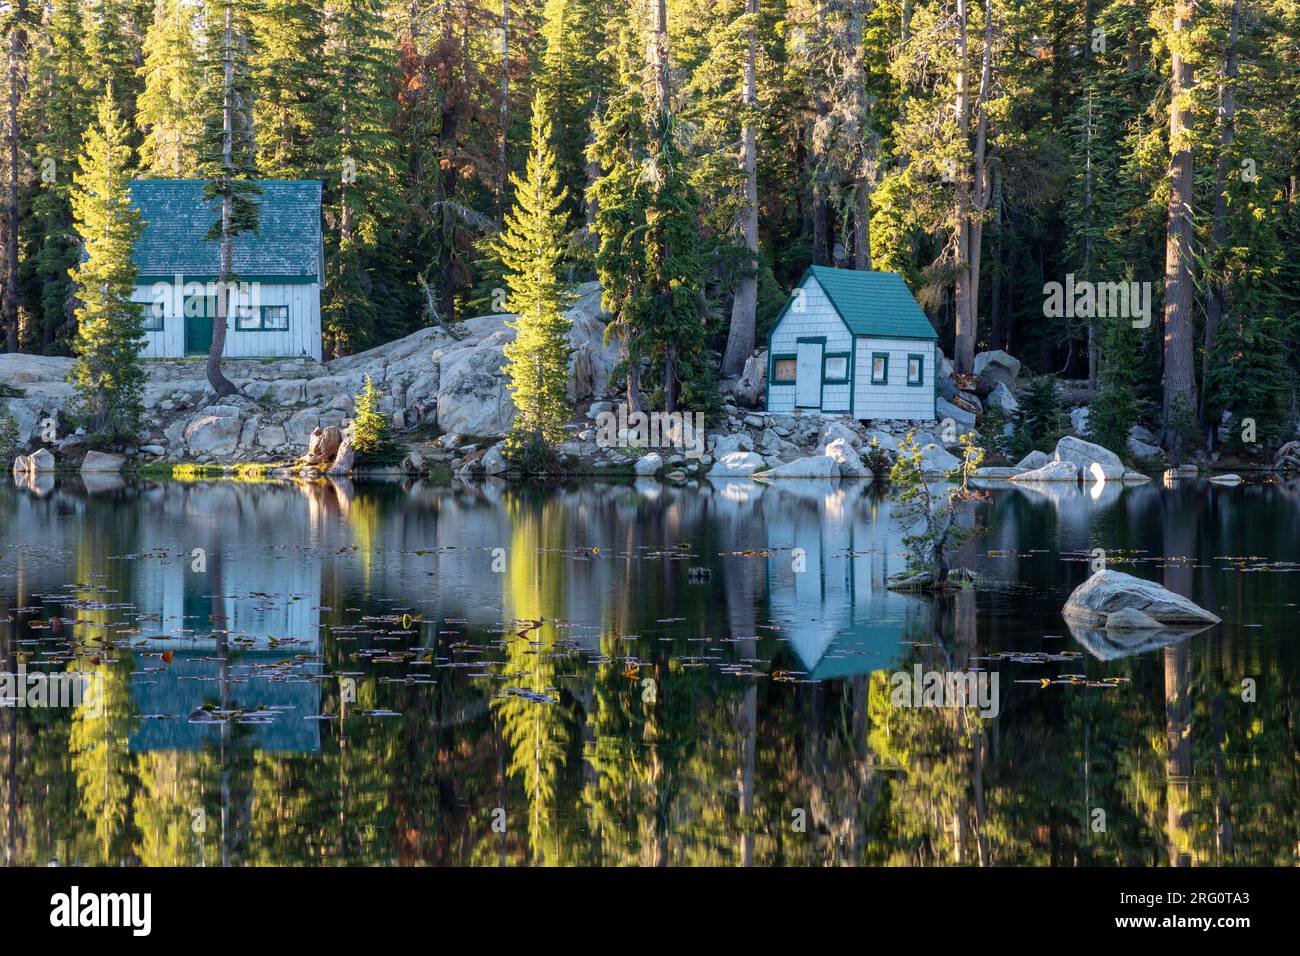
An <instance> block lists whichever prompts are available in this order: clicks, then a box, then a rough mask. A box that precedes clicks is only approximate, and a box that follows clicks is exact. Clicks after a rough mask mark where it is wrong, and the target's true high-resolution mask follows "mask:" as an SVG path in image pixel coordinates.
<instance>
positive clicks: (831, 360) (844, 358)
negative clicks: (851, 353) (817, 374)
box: [822, 354, 849, 383]
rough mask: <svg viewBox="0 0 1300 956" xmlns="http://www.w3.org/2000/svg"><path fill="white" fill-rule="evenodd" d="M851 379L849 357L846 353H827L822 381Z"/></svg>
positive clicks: (845, 380) (834, 381) (831, 381)
mask: <svg viewBox="0 0 1300 956" xmlns="http://www.w3.org/2000/svg"><path fill="white" fill-rule="evenodd" d="M848 380H849V357H848V355H847V354H844V355H827V356H826V360H825V364H824V366H823V368H822V381H824V382H829V383H836V382H840V383H842V382H847V381H848Z"/></svg>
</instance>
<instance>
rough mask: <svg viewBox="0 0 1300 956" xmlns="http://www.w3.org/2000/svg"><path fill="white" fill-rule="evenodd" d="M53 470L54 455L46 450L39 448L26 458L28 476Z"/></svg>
mask: <svg viewBox="0 0 1300 956" xmlns="http://www.w3.org/2000/svg"><path fill="white" fill-rule="evenodd" d="M53 470H54V454H53V453H52V452H51V451H50V450H49V449H48V448H40V449H38V450H36V451H34V452H32V453H31V454H30V455H28V456H27V471H28V473H29V474H40V473H41V472H45V471H53Z"/></svg>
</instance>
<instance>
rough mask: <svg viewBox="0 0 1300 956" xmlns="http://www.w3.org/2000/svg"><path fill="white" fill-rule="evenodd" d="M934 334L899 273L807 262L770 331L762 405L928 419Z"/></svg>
mask: <svg viewBox="0 0 1300 956" xmlns="http://www.w3.org/2000/svg"><path fill="white" fill-rule="evenodd" d="M936 339H938V335H936V334H935V331H934V329H933V328H932V327H931V325H930V322H929V320H928V319H927V318H926V317H925V313H924V312H922V311H921V307H920V306H919V305H917V304H916V300H915V299H914V298H912V293H911V292H910V291H909V290H908V288H907V284H906V283H905V282H903V277H902V276H900V275H899V274H898V273H896V272H859V271H857V270H854V269H829V268H826V267H824V266H812V267H810V268H809V269H808V271H807V272H805V273H804V275H803V278H802V279H800V280H799V284H798V285H797V286H795V289H794V293H793V294H792V295H791V297H790V301H789V302H788V303H787V304H786V306H785V308H784V309H783V310H782V312H781V315H780V317H779V318H778V319H777V322H776V327H775V328H774V329H773V330H772V337H771V349H770V352H769V356H770V357H769V359H768V362H769V364H768V370H767V382H768V385H767V410H768V411H769V412H790V411H794V410H796V409H799V410H804V411H822V412H834V413H838V414H842V415H849V416H851V417H853V418H857V419H874V418H902V419H914V420H918V421H929V420H931V419H933V418H934V417H935V415H934V404H935V395H936V387H937V383H936V379H935V363H936V362H937V360H938V347H937V346H936V344H935V341H936Z"/></svg>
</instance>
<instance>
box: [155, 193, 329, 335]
mask: <svg viewBox="0 0 1300 956" xmlns="http://www.w3.org/2000/svg"><path fill="white" fill-rule="evenodd" d="M206 185H207V183H206V182H205V181H204V180H192V179H142V180H136V181H135V182H133V183H131V184H130V191H131V201H132V204H133V205H134V206H135V207H136V208H137V209H138V210H139V211H140V215H141V219H142V220H143V221H144V232H143V234H142V235H141V237H140V239H139V240H138V241H137V242H136V245H135V251H134V258H135V263H136V267H137V268H138V269H139V273H140V274H139V277H138V278H137V280H136V287H135V294H134V295H133V296H132V301H133V302H137V303H139V304H140V307H141V310H142V311H143V313H144V323H145V338H146V343H145V346H144V349H143V351H142V352H141V354H142V355H143V356H144V357H145V358H185V357H186V356H205V355H207V354H208V349H209V347H210V345H211V343H212V325H213V322H214V320H215V319H216V316H217V296H218V295H219V294H221V290H219V289H218V288H217V270H218V251H219V245H220V244H219V243H218V242H217V241H216V240H214V239H208V238H207V235H208V232H209V230H210V229H211V228H212V224H213V222H214V221H216V219H217V216H218V213H219V205H220V204H219V200H205V199H204V198H203V191H204V188H205V187H206ZM257 185H258V187H259V188H260V189H261V193H260V194H259V195H257V196H255V197H253V198H254V201H255V202H256V203H257V207H258V228H257V231H256V232H247V233H241V234H239V235H237V236H236V237H235V239H234V241H233V250H232V251H233V258H234V281H233V283H232V286H231V287H230V288H229V289H228V291H227V295H228V297H229V298H228V306H227V309H226V349H225V352H224V354H225V356H226V357H227V358H303V357H308V358H312V359H315V360H317V361H320V358H321V315H320V294H321V286H322V285H323V284H324V279H325V275H324V269H325V264H324V247H323V245H322V242H321V184H320V183H319V182H317V181H289V180H262V181H260V182H258V184H257Z"/></svg>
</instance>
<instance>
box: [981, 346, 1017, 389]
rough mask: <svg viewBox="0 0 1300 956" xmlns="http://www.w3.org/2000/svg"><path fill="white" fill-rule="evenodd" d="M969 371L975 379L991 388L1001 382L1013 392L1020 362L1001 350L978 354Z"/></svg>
mask: <svg viewBox="0 0 1300 956" xmlns="http://www.w3.org/2000/svg"><path fill="white" fill-rule="evenodd" d="M971 371H972V372H974V373H975V377H976V378H979V379H981V380H982V381H984V382H986V383H987V384H988V385H990V386H992V385H995V384H997V383H998V382H1002V383H1003V384H1004V385H1006V386H1007V388H1009V389H1011V390H1012V391H1015V388H1016V380H1017V379H1018V378H1019V377H1020V360H1019V359H1017V358H1015V357H1014V356H1012V355H1009V354H1007V353H1006V352H1004V351H1002V350H1001V349H996V350H994V351H992V352H980V353H979V354H978V355H976V356H975V364H974V366H972V368H971Z"/></svg>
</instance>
